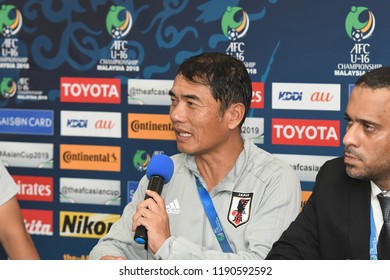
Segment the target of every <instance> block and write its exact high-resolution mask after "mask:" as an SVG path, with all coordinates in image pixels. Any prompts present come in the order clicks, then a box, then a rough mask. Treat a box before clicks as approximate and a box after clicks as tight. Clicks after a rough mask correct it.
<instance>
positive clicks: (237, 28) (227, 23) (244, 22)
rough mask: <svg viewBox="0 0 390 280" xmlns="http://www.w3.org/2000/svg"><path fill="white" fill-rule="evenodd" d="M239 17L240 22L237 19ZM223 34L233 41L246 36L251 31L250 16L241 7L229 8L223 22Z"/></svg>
mask: <svg viewBox="0 0 390 280" xmlns="http://www.w3.org/2000/svg"><path fill="white" fill-rule="evenodd" d="M237 15H239V20H238V21H236V19H235V18H236V17H237ZM221 27H222V32H223V34H225V36H226V37H228V38H229V40H231V41H235V40H237V39H239V38H242V37H244V36H245V34H246V33H247V32H248V29H249V16H248V14H247V13H246V12H245V11H244V10H243V9H242V8H240V7H230V6H229V7H227V9H226V12H225V13H224V14H223V16H222V21H221Z"/></svg>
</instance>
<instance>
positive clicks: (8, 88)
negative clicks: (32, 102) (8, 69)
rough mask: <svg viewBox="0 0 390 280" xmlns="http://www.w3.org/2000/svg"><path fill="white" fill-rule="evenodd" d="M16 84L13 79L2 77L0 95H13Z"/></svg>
mask: <svg viewBox="0 0 390 280" xmlns="http://www.w3.org/2000/svg"><path fill="white" fill-rule="evenodd" d="M16 90H17V86H16V83H15V81H14V80H12V79H11V78H8V77H4V78H3V79H2V80H1V82H0V95H1V96H2V97H4V98H11V97H12V96H14V95H15V93H16Z"/></svg>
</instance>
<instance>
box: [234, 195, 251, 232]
mask: <svg viewBox="0 0 390 280" xmlns="http://www.w3.org/2000/svg"><path fill="white" fill-rule="evenodd" d="M252 197H253V193H240V192H233V193H232V198H231V201H230V207H229V213H228V221H229V223H231V224H232V225H233V226H234V227H239V226H242V225H243V224H245V223H246V222H248V221H249V217H250V213H251V205H252Z"/></svg>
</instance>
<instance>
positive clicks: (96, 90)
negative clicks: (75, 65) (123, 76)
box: [60, 77, 121, 104]
mask: <svg viewBox="0 0 390 280" xmlns="http://www.w3.org/2000/svg"><path fill="white" fill-rule="evenodd" d="M60 83H61V102H78V103H112V104H120V103H121V95H120V92H121V90H120V89H121V82H120V79H111V78H73V77H61V80H60Z"/></svg>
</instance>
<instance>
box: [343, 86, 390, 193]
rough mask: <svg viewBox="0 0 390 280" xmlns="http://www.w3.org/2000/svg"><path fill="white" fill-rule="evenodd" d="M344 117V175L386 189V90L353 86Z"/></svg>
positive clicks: (389, 98)
mask: <svg viewBox="0 0 390 280" xmlns="http://www.w3.org/2000/svg"><path fill="white" fill-rule="evenodd" d="M345 115H346V119H347V121H348V124H347V131H346V134H345V136H344V139H343V143H344V145H345V152H344V155H345V158H344V163H345V164H346V171H347V173H348V175H349V176H350V177H353V178H358V179H367V180H372V181H374V182H375V183H376V184H377V185H378V186H380V187H383V188H385V187H386V188H390V89H388V88H381V89H375V90H373V89H370V88H368V87H365V86H355V87H354V89H353V91H352V94H351V97H350V99H349V101H348V105H347V109H346V113H345Z"/></svg>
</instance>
